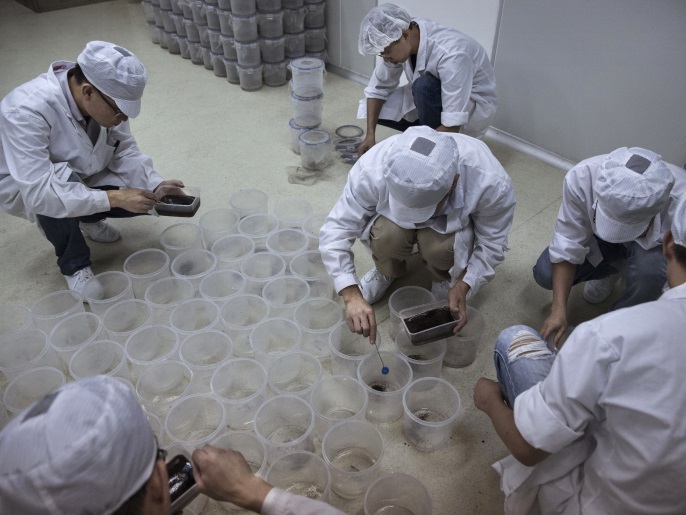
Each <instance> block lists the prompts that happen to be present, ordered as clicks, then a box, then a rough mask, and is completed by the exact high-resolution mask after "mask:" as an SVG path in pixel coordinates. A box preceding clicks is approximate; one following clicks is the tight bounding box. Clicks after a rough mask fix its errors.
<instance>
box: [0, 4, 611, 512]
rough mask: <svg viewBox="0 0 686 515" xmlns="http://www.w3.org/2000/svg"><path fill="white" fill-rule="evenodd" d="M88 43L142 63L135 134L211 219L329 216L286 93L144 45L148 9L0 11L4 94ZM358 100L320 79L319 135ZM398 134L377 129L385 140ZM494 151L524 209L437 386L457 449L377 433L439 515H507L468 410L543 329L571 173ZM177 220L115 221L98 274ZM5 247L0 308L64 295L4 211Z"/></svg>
mask: <svg viewBox="0 0 686 515" xmlns="http://www.w3.org/2000/svg"><path fill="white" fill-rule="evenodd" d="M92 39H104V40H109V41H114V42H117V43H119V44H121V45H123V46H125V47H127V48H129V49H130V50H132V51H133V52H134V53H136V55H138V57H139V58H140V59H141V60H142V61H143V62H144V64H145V65H146V67H147V69H148V73H149V81H148V86H147V88H146V92H145V96H144V99H143V110H142V114H141V115H140V117H139V118H137V119H135V120H132V123H131V125H132V131H133V133H134V135H135V136H136V138H137V140H138V143H139V145H140V147H141V148H142V149H143V150H144V151H145V152H146V153H148V154H150V155H151V156H152V157H153V159H154V163H155V168H156V169H157V170H158V171H159V172H160V173H161V174H162V175H163V176H165V177H167V178H179V179H182V180H183V181H184V182H185V183H186V184H187V185H192V186H198V187H200V188H202V191H203V193H202V206H203V207H202V208H201V209H202V210H203V211H204V210H207V209H210V208H213V207H220V206H226V205H227V199H228V197H229V195H230V194H231V193H232V192H233V191H236V190H237V189H239V188H245V187H254V188H259V189H262V190H264V191H265V192H267V194H268V195H269V199H270V202H273V201H275V200H278V199H280V198H284V197H301V198H303V199H306V200H307V201H309V202H310V203H311V204H312V205H313V206H314V209H315V210H322V211H328V210H329V209H330V208H331V206H332V205H333V204H334V202H335V201H336V199H337V198H338V196H339V195H340V193H341V191H342V189H343V186H344V184H345V181H346V176H347V173H348V171H349V169H350V166H349V165H345V164H343V163H342V162H340V161H335V162H334V164H333V165H332V166H330V167H329V168H328V169H327V170H326V171H325V172H324V173H323V174H322V176H321V178H320V179H319V180H318V181H317V182H316V183H315V184H314V185H312V186H302V185H295V184H290V183H289V182H288V180H287V174H286V168H287V167H288V166H295V165H298V164H299V161H300V158H299V156H297V155H295V154H293V153H292V152H291V151H290V150H289V145H288V141H287V131H286V127H287V123H288V120H289V118H290V117H291V116H290V115H291V105H290V101H289V93H288V88H287V87H285V86H284V87H280V88H269V87H265V88H263V89H262V90H260V91H257V92H252V93H248V92H244V91H242V90H241V89H240V88H239V87H238V86H235V85H232V84H229V83H227V81H226V80H225V79H221V78H218V77H215V76H214V75H213V73H212V72H211V71H208V70H205V69H204V68H203V67H202V66H195V65H193V64H191V62H190V61H187V60H183V59H181V57H179V56H177V55H170V54H169V53H167V51H165V50H163V49H161V48H160V47H159V46H157V45H154V44H152V43H151V42H150V39H149V35H148V32H147V28H146V26H145V20H144V17H143V10H142V7H141V5H140V4H139V3H137V2H136V1H134V0H114V1H110V2H103V3H97V4H93V5H89V6H85V7H77V8H72V9H66V10H61V11H53V12H48V13H43V14H36V13H34V12H32V11H30V10H28V9H26V8H24V7H23V6H21V5H20V4H18V3H16V2H14V1H12V0H0V70H2V73H1V74H0V96H4V95H6V94H7V93H8V92H9V91H10V90H11V89H12V88H13V87H15V86H17V85H19V84H20V83H23V82H25V81H27V80H30V79H32V78H33V77H35V76H36V75H38V74H39V73H42V72H45V71H46V70H47V69H48V66H49V64H50V63H51V62H52V61H56V60H60V59H65V60H75V58H76V56H77V55H78V53H79V52H80V51H81V49H82V48H83V47H84V46H85V44H86V42H88V41H89V40H92ZM496 72H497V70H496ZM362 89H363V88H362V86H360V85H359V84H357V83H354V82H351V81H349V80H346V79H343V78H340V77H338V76H335V75H332V74H329V75H328V76H327V77H326V86H325V98H324V123H323V128H324V129H327V130H329V131H333V130H334V129H335V128H336V127H337V126H339V125H342V124H347V123H360V122H358V121H357V120H356V119H355V115H356V111H357V101H358V99H359V98H361V97H362ZM392 133H393V132H392V131H390V130H386V129H383V128H381V129H380V130H379V134H378V139H381V138H382V137H387V136H389V135H391V134H392ZM486 142H487V143H488V144H489V146H490V147H491V149H492V151H493V152H494V154H495V155H496V157H497V158H498V159H499V160H500V162H501V163H502V164H503V166H504V167H505V169H506V170H507V171H508V172H509V174H510V175H511V176H512V178H513V180H514V184H515V188H516V192H517V198H518V204H517V210H516V214H515V222H514V226H513V229H512V232H511V233H510V241H509V243H510V248H511V250H510V251H509V252H508V253H507V255H506V260H505V262H504V264H502V265H501V266H500V267H498V268H497V270H496V278H495V279H494V280H493V281H492V282H491V283H490V284H489V285H487V286H486V287H485V288H483V290H482V291H481V293H479V295H478V296H477V298H476V299H474V301H473V303H472V305H473V306H475V307H477V308H478V309H479V310H481V312H482V314H483V315H484V317H485V319H486V330H485V333H484V336H483V340H482V343H481V347H480V350H479V353H478V356H477V359H476V361H475V362H474V363H473V364H472V365H470V366H468V367H466V368H464V369H447V368H444V370H443V377H444V378H445V379H447V380H448V381H450V382H451V383H452V384H453V385H454V386H455V387H456V388H457V389H458V391H459V393H460V395H461V397H462V413H461V415H460V419H459V423H458V425H457V429H456V431H455V433H454V435H453V437H452V442H451V444H450V446H449V447H447V448H446V449H444V450H441V451H439V452H435V453H430V454H427V453H422V452H419V451H417V450H415V449H414V448H412V447H410V446H409V445H407V444H406V443H405V441H404V438H403V436H402V428H401V423H400V422H399V421H398V422H395V423H392V424H387V425H385V426H384V425H381V426H379V428H380V430H381V431H382V434H383V436H384V439H385V441H386V454H385V456H384V461H383V467H382V469H383V471H384V472H388V471H391V470H401V471H404V472H407V473H410V474H412V475H414V476H416V477H417V478H419V479H420V480H421V481H423V482H424V484H425V485H426V487H427V488H428V490H429V492H430V493H431V496H432V499H433V503H434V513H437V514H454V513H460V514H466V513H475V514H477V513H478V514H484V513H499V512H501V511H502V502H503V496H502V494H501V492H500V489H499V485H498V476H497V474H496V473H495V472H494V471H493V470H492V469H491V467H490V465H491V463H493V462H494V461H496V460H498V459H500V458H502V457H503V456H505V454H506V451H505V448H504V447H503V445H502V444H501V443H500V440H499V439H498V437H497V435H496V434H495V432H494V431H493V429H492V427H491V424H490V422H489V420H488V419H487V417H486V416H485V415H483V414H482V413H480V412H479V411H477V410H476V409H475V408H474V405H473V402H472V388H473V385H474V383H475V381H476V380H477V379H478V377H480V376H481V375H485V376H488V377H494V371H493V365H492V358H491V356H492V352H491V351H492V344H493V342H494V341H495V338H496V336H497V335H498V332H499V331H500V330H502V329H503V328H505V327H506V326H508V325H511V324H514V323H527V324H530V325H532V326H533V327H535V328H538V327H539V326H540V324H541V322H542V321H543V319H544V318H545V316H546V313H547V310H548V309H549V303H550V293H549V292H546V291H543V290H542V289H541V288H539V287H538V286H537V285H536V284H535V283H534V282H533V279H532V276H531V267H532V265H533V264H534V263H535V261H536V259H537V257H538V255H539V253H540V251H541V250H542V249H543V248H544V247H545V246H546V245H547V244H548V242H549V239H550V234H551V230H552V227H553V224H554V220H555V216H556V213H557V209H558V207H559V203H560V198H561V184H562V177H563V172H562V171H560V170H558V169H555V168H552V167H550V166H548V165H545V164H543V163H541V162H539V161H537V160H535V159H533V158H530V157H528V156H526V155H523V154H521V153H519V152H516V151H513V150H511V149H509V148H507V147H505V146H502V145H500V144H497V143H495V142H493V141H489V140H488V139H487V140H486ZM201 213H202V211H201ZM196 219H197V217H196ZM176 221H177V220H176V219H173V218H167V219H165V218H149V219H142V218H138V219H132V220H122V221H119V220H118V221H116V222H114V223H115V224H116V226H117V227H118V228H119V229H120V230H121V231H122V234H123V240H122V241H121V242H120V243H117V244H114V245H103V244H97V243H93V244H91V249H92V254H93V261H94V264H93V270H94V271H95V272H96V273H99V272H102V271H105V270H121V267H122V264H123V261H124V260H125V259H126V257H128V256H129V255H130V254H131V253H133V252H134V251H136V250H139V249H142V248H146V247H156V246H157V247H159V235H160V233H161V232H162V231H163V230H164V229H165V228H166V227H168V226H169V225H171V224H172V223H175V222H176ZM0 235H1V238H2V245H1V246H0V262H1V263H3V265H2V267H0V283H1V284H2V285H3V287H2V293H1V294H0V302H15V303H23V304H26V305H30V304H31V303H32V302H33V301H34V300H36V299H37V298H39V297H40V296H42V295H44V294H46V293H49V292H51V291H54V290H59V289H64V288H65V283H64V279H63V278H62V276H61V275H60V273H59V271H58V269H57V267H56V266H55V264H54V260H55V258H54V254H53V250H52V247H51V246H50V245H49V243H48V242H47V241H46V240H45V239H44V238H43V237H42V236H41V235H40V234H39V232H38V231H37V230H36V228H35V226H33V225H32V224H30V223H29V222H27V221H25V220H22V219H18V218H13V217H10V216H8V215H5V214H4V213H0ZM356 249H357V250H358V252H357V257H356V263H357V266H358V270H359V275H360V276H361V275H362V274H364V273H365V272H366V271H367V270H368V269H369V268H370V267H371V258H370V256H369V254H368V253H367V252H366V251H365V250H363V249H362V248H360V247H359V245H358V246H356ZM407 284H419V285H424V286H428V279H427V277H426V276H425V275H424V274H422V273H421V271H419V272H418V273H414V274H412V275H411V276H409V277H407V278H403V279H402V280H399V281H397V285H394V288H395V287H397V286H402V285H407ZM387 299H388V296H386V298H385V299H384V300H383V301H381V302H379V303H378V304H377V305H376V306H375V308H376V309H377V319H378V320H380V321H381V337H382V338H381V341H382V343H381V348H382V349H388V350H390V349H391V348H392V346H391V345H392V344H391V342H390V341H389V338H388V322H387V319H388V308H387V305H386V302H387ZM611 300H612V299H610V300H609V301H608V302H607V303H604V304H602V305H600V306H595V307H591V306H588V305H586V304H585V303H584V302H583V300H582V299H581V295H580V291H578V289H575V290H574V291H573V292H572V298H571V301H570V311H571V313H570V323H572V324H576V323H579V322H580V321H582V320H585V319H587V318H590V317H592V316H595V315H597V314H598V313H600V312H602V311H603V310H604V309H606V307H607V306H608V305H609V303H610V302H611ZM331 502H332V504H334V505H336V506H338V507H340V508H341V509H343V510H345V511H346V512H348V513H362V509H361V500H352V501H350V500H344V499H342V498H339V497H337V496H336V495H333V494H332V499H331ZM211 510H214V508H213V507H212V505H208V508H207V509H206V512H210V511H211Z"/></svg>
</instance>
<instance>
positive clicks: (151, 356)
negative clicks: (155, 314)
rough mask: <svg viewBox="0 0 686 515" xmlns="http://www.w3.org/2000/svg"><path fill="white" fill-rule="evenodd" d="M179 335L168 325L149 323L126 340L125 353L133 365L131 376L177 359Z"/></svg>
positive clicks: (136, 376)
mask: <svg viewBox="0 0 686 515" xmlns="http://www.w3.org/2000/svg"><path fill="white" fill-rule="evenodd" d="M178 352H179V335H178V334H177V333H176V331H174V330H173V329H172V328H171V327H167V326H166V325H157V324H153V325H148V326H146V327H141V328H140V329H138V330H137V331H135V332H134V333H133V334H131V336H129V338H128V339H127V340H126V343H125V345H124V353H125V355H126V359H127V360H128V362H129V364H130V365H131V377H133V378H134V379H136V378H138V377H140V376H141V375H143V372H145V371H146V370H147V369H149V368H150V367H152V366H153V365H157V364H159V363H163V362H165V361H168V360H171V359H177V356H178Z"/></svg>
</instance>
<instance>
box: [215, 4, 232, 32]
mask: <svg viewBox="0 0 686 515" xmlns="http://www.w3.org/2000/svg"><path fill="white" fill-rule="evenodd" d="M217 17H218V18H219V30H220V31H221V33H222V34H223V35H224V36H231V37H233V21H232V20H231V11H229V10H226V9H224V10H222V9H218V10H217Z"/></svg>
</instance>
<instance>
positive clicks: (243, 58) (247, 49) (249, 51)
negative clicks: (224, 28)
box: [234, 41, 261, 68]
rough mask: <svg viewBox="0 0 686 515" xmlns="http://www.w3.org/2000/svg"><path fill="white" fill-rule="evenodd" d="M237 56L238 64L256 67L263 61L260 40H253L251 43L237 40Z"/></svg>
mask: <svg viewBox="0 0 686 515" xmlns="http://www.w3.org/2000/svg"><path fill="white" fill-rule="evenodd" d="M234 44H235V46H236V57H237V59H238V65H239V66H242V67H245V68H254V67H256V66H259V65H260V63H261V59H260V42H259V41H251V42H249V43H241V42H240V41H235V43H234Z"/></svg>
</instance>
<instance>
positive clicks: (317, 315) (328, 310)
mask: <svg viewBox="0 0 686 515" xmlns="http://www.w3.org/2000/svg"><path fill="white" fill-rule="evenodd" d="M342 318H343V310H342V309H341V306H340V305H338V304H337V303H336V302H334V301H332V300H330V299H324V298H318V297H316V298H310V299H307V300H304V301H303V302H301V303H300V304H298V307H296V308H295V312H294V313H293V319H294V320H295V323H296V324H298V327H300V330H301V331H302V333H303V340H302V345H301V349H302V350H304V351H305V352H309V353H310V354H313V355H314V356H317V357H318V358H319V359H320V360H325V359H328V357H329V356H330V351H329V336H330V335H331V333H332V332H333V330H334V328H335V327H336V325H337V324H338V323H339V322H340V321H341V319H342Z"/></svg>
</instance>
